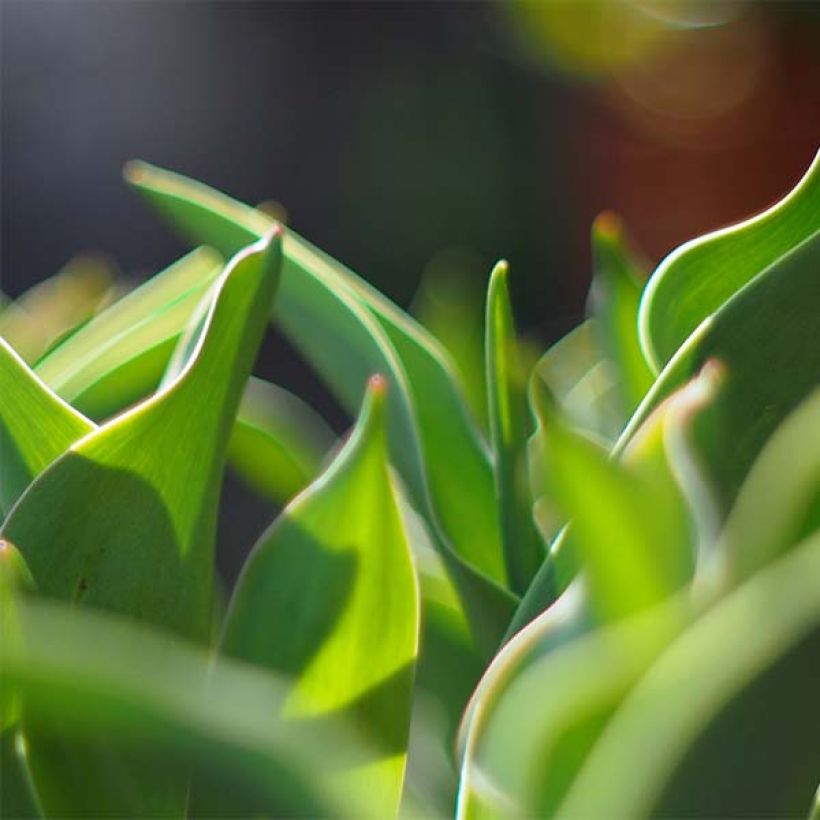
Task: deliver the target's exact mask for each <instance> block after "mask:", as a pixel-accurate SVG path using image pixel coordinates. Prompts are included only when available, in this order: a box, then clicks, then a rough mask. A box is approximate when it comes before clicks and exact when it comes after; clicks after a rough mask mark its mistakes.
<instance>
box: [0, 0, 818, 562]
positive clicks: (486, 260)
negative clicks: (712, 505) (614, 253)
mask: <svg viewBox="0 0 820 820" xmlns="http://www.w3.org/2000/svg"><path fill="white" fill-rule="evenodd" d="M0 13H2V20H1V21H0V22H1V23H2V43H1V50H2V56H1V57H0V60H1V61H2V63H1V65H0V68H1V69H2V74H1V77H2V80H1V83H2V85H1V87H0V90H1V91H2V107H1V108H0V113H2V122H1V126H0V139H1V143H0V145H1V148H2V157H1V158H0V170H1V171H2V260H1V261H2V289H3V291H4V292H5V293H6V294H8V295H10V296H17V295H19V294H20V293H21V292H23V291H24V290H25V289H26V288H28V287H30V286H31V285H33V284H34V283H36V282H38V281H40V280H42V279H44V278H46V277H48V276H50V275H51V274H53V273H55V272H56V271H57V270H58V269H60V268H61V267H62V266H63V265H65V264H66V263H67V262H68V261H69V260H70V259H71V258H72V257H74V256H75V255H76V254H78V253H80V252H87V251H92V252H95V253H100V254H103V255H104V256H105V257H108V258H109V259H110V260H113V264H115V265H116V266H117V268H118V269H119V270H120V271H121V272H122V274H123V275H125V276H126V277H128V278H129V279H131V280H132V281H139V280H140V279H141V278H144V277H146V276H148V275H150V274H151V273H153V272H156V271H157V270H159V269H161V268H162V267H164V266H165V265H166V264H168V263H169V262H170V261H171V260H172V259H173V258H174V257H175V256H177V255H179V254H180V253H181V252H182V251H183V249H184V248H183V246H182V244H181V243H179V242H178V241H177V240H176V239H175V237H174V236H173V235H171V234H170V233H169V232H168V231H167V230H166V229H165V227H164V226H163V225H162V224H161V223H160V222H159V220H157V219H156V218H155V217H154V216H153V215H152V214H150V213H149V212H148V211H147V210H146V209H145V208H144V207H143V205H142V204H141V203H140V202H139V201H138V200H137V198H136V197H135V196H134V195H133V194H132V193H130V192H129V191H128V190H126V188H125V187H124V185H123V184H122V182H121V169H122V166H123V164H124V163H125V162H126V161H127V160H128V159H130V158H133V157H139V158H142V159H146V160H148V161H150V162H153V163H156V164H159V165H162V166H166V167H170V168H173V169H175V170H178V171H181V172H183V173H185V174H188V175H191V176H194V177H196V178H199V179H202V180H203V181H206V182H208V183H210V184H212V185H214V186H216V187H218V188H221V189H223V190H225V191H226V192H228V193H230V194H233V195H234V196H236V197H238V198H240V199H243V200H245V201H248V202H250V203H254V204H256V203H261V202H267V203H269V204H270V203H271V202H272V203H274V206H275V207H277V208H281V209H284V212H285V213H286V214H287V219H288V221H289V223H290V224H291V225H292V226H293V227H294V228H295V229H296V230H297V231H299V232H300V233H302V234H303V235H304V236H306V237H308V238H309V239H310V240H311V241H313V242H314V243H316V244H317V245H319V246H320V247H322V248H323V249H325V250H327V251H328V252H330V253H331V254H333V255H334V256H336V257H338V258H339V259H341V260H343V261H344V262H346V263H347V264H348V265H349V266H350V267H352V268H353V269H354V270H356V271H358V272H360V273H361V274H363V275H364V276H366V277H367V278H368V279H369V280H370V281H372V282H373V283H375V284H376V285H377V286H378V287H379V288H381V289H382V290H383V291H385V292H386V293H387V294H389V295H390V296H391V297H393V298H394V299H395V300H396V301H398V302H399V303H400V304H402V305H404V306H407V305H409V304H410V303H411V302H412V300H413V297H414V294H416V292H417V289H418V288H419V284H420V283H421V282H425V294H426V295H425V296H424V297H423V298H424V299H427V300H428V301H429V299H431V298H433V299H434V298H437V296H438V295H440V294H441V292H446V291H447V288H451V290H452V291H453V292H456V293H457V294H459V299H461V303H463V304H464V305H466V306H467V309H469V310H474V311H475V315H476V316H480V311H481V309H482V308H481V299H482V298H483V288H484V285H485V282H486V277H487V275H488V273H489V269H490V267H491V265H492V263H493V262H494V261H495V260H496V259H498V258H499V257H506V258H507V259H509V260H510V263H511V266H512V287H513V296H514V299H515V304H516V308H517V311H518V313H519V320H520V322H521V325H522V327H524V328H525V329H526V330H527V332H528V333H529V334H530V335H531V336H532V337H533V338H535V339H536V340H537V341H538V343H539V344H541V345H546V344H547V343H549V342H550V341H552V340H554V339H555V338H557V337H558V336H559V335H561V334H562V333H564V332H565V331H566V330H568V329H569V328H570V327H571V326H573V325H574V324H575V323H577V321H578V319H579V318H580V316H581V315H582V313H583V310H584V300H585V296H586V290H587V286H588V283H589V277H590V253H589V248H588V235H589V225H590V222H591V220H592V219H593V218H594V217H595V215H596V214H597V213H599V212H600V211H601V210H603V209H612V210H615V211H617V212H618V213H620V214H621V216H622V217H623V218H624V219H625V221H626V225H627V228H628V230H629V232H630V234H631V235H632V237H633V238H634V241H635V244H636V246H637V248H638V249H640V250H641V251H642V252H643V254H644V255H645V257H646V259H647V263H648V265H651V264H654V263H656V262H657V261H658V260H659V259H660V258H661V257H662V256H663V255H664V254H665V253H666V252H668V251H669V250H671V249H672V248H673V247H675V246H676V245H678V244H679V243H680V242H682V241H683V240H685V239H687V238H690V237H692V236H695V235H697V234H699V233H702V232H703V231H705V230H707V229H711V228H715V227H718V226H720V225H723V224H726V223H728V222H731V221H734V220H737V219H738V218H741V217H744V216H746V215H748V214H749V213H751V212H754V211H757V210H760V209H762V208H763V207H765V206H766V205H768V204H769V203H770V202H772V201H773V200H774V199H775V198H777V197H778V196H779V195H780V194H782V193H783V192H784V191H786V190H787V189H788V188H789V187H790V186H791V185H792V184H793V183H794V181H795V180H796V179H797V178H798V177H799V176H800V174H801V172H802V171H803V170H804V169H805V168H806V167H807V166H808V164H809V162H810V160H811V158H812V156H813V154H814V152H815V151H816V150H817V147H818V142H820V96H818V89H819V88H820V4H818V3H814V2H795V3H791V2H769V3H754V2H743V1H742V0H734V1H733V2H729V3H724V2H719V0H701V1H700V2H699V1H698V0H620V2H615V0H613V2H605V3H601V2H574V1H573V0H563V1H562V2H537V3H511V2H510V3H493V2H483V3H478V2H475V3H422V2H413V3H400V2H384V3H354V2H333V3H319V2H303V3H285V2H159V0H157V1H156V2H150V1H148V0H140V1H139V2H131V0H109V2H104V0H92V1H91V2H84V1H82V0H38V1H37V2H33V1H31V0H2V3H0ZM471 294H472V301H471V298H470V295H471ZM258 372H259V373H260V374H262V375H264V376H266V377H267V378H270V379H272V380H274V381H277V382H279V383H281V384H284V385H286V386H289V387H291V388H295V389H296V390H297V391H298V392H300V393H301V394H302V395H305V396H306V397H307V398H309V399H310V400H311V401H313V402H315V403H318V404H319V406H320V407H321V408H322V409H323V410H324V412H325V414H326V415H327V416H328V417H329V420H330V421H331V422H332V423H333V424H334V425H335V427H336V428H337V429H339V430H342V429H344V427H345V425H346V423H347V419H346V418H345V417H344V415H343V414H342V413H341V412H340V411H339V409H338V407H337V406H336V405H335V403H334V402H333V401H332V400H331V399H330V398H329V397H328V396H327V395H326V394H325V393H324V391H323V390H322V388H321V386H320V385H319V384H318V382H317V381H316V380H315V379H314V378H313V377H312V376H311V375H310V373H309V371H308V370H307V368H306V366H305V365H304V364H303V363H302V362H301V361H300V360H299V359H298V357H297V356H296V355H295V354H294V353H293V351H291V350H290V349H289V348H288V347H287V345H286V344H285V343H284V342H283V341H282V340H281V339H277V338H275V337H273V336H272V337H271V338H270V339H269V340H268V341H267V342H266V346H265V349H264V351H263V355H262V357H261V359H260V363H259V366H258ZM234 491H235V488H234V489H232V487H231V486H230V485H229V487H228V490H227V492H228V493H232V492H234ZM243 497H244V496H243ZM257 501H258V500H257ZM257 501H254V500H253V499H251V498H246V499H245V500H244V501H243V502H242V504H240V508H239V509H238V512H237V515H236V519H235V521H228V522H227V523H225V524H223V527H228V528H231V527H237V528H240V527H246V528H248V532H251V531H253V532H254V533H255V531H256V528H257V526H258V522H259V521H261V520H262V519H263V518H265V517H266V516H267V515H268V512H267V511H266V510H262V509H261V508H259V514H258V515H257V516H256V517H254V516H253V515H251V514H250V513H249V512H248V510H249V509H250V507H251V506H253V504H256V503H257ZM242 505H244V507H242ZM243 522H246V523H243ZM247 522H250V523H247ZM236 535H237V537H238V538H239V539H240V540H242V539H241V533H238V532H237V533H236ZM229 571H230V570H229Z"/></svg>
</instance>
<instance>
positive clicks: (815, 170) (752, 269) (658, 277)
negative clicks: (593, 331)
mask: <svg viewBox="0 0 820 820" xmlns="http://www.w3.org/2000/svg"><path fill="white" fill-rule="evenodd" d="M818 230H820V154H818V155H817V157H816V158H815V160H814V162H813V164H812V166H811V167H810V168H809V170H808V171H807V172H806V174H805V176H804V177H803V178H802V179H801V180H800V182H799V183H798V184H797V186H796V187H795V188H794V190H792V191H791V192H790V193H789V194H788V195H787V196H786V197H785V198H784V199H782V200H781V201H780V202H778V203H777V204H776V205H774V206H772V207H771V208H769V209H768V210H767V211H764V212H763V213H762V214H759V215H758V216H756V217H753V218H752V219H749V220H747V221H746V222H741V223H740V224H738V225H734V226H732V227H730V228H724V229H723V230H720V231H716V232H715V233H711V234H707V235H706V236H703V237H700V238H698V239H695V240H693V241H691V242H688V243H686V244H685V245H682V246H681V247H680V248H678V249H677V250H676V251H675V252H674V253H672V254H671V255H670V256H668V257H667V258H666V259H665V260H664V261H663V262H662V263H661V265H660V266H659V267H658V269H657V270H656V271H655V272H654V273H653V274H652V278H651V279H650V281H649V284H648V285H647V288H646V294H645V296H644V299H643V301H642V304H641V308H640V330H641V343H642V347H643V350H644V353H645V355H646V356H647V359H648V361H649V362H650V364H651V365H652V366H653V367H654V368H655V370H656V371H657V370H660V369H661V368H662V367H664V366H665V365H666V364H667V363H668V362H669V360H670V359H671V358H672V356H673V355H674V353H675V351H676V350H677V349H678V348H679V347H680V346H681V345H682V344H683V343H684V342H685V341H686V339H687V338H688V337H689V336H690V335H691V334H692V333H693V332H694V331H695V329H696V328H697V327H698V325H700V323H701V322H702V321H703V320H704V319H706V318H707V317H709V316H711V315H712V314H713V313H715V311H717V310H718V309H719V308H720V307H721V305H723V304H724V303H725V302H726V301H727V300H728V299H730V298H731V297H732V296H733V295H734V294H735V293H737V292H738V291H739V290H741V289H742V288H743V287H744V286H746V285H747V284H748V283H749V282H751V281H752V280H753V279H754V278H755V277H756V276H757V275H759V274H760V273H762V272H763V271H764V270H767V269H769V268H771V266H773V265H774V264H775V263H776V262H777V261H778V260H779V259H780V258H781V257H782V256H784V255H785V254H787V253H789V252H790V251H792V250H793V249H794V248H796V247H797V246H798V245H800V244H801V243H803V242H804V241H805V240H807V239H808V238H809V237H811V236H812V235H813V234H816V233H817V231H818ZM749 315H750V316H752V315H753V314H749Z"/></svg>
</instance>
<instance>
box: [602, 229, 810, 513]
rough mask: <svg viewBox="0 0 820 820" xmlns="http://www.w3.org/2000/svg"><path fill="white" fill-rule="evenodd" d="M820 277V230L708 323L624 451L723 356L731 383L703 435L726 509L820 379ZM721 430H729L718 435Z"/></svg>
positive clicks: (652, 397) (657, 391) (638, 416)
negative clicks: (649, 420) (657, 410)
mask: <svg viewBox="0 0 820 820" xmlns="http://www.w3.org/2000/svg"><path fill="white" fill-rule="evenodd" d="M819 275H820V232H818V233H817V234H815V235H814V236H812V237H811V238H810V239H807V240H806V241H805V242H803V244H801V245H799V246H798V247H797V248H796V249H795V250H793V251H791V252H790V253H787V254H786V255H785V256H783V257H782V258H780V259H778V260H777V262H775V263H774V264H773V265H772V266H771V267H769V268H768V269H767V270H766V271H764V273H762V274H761V275H759V276H758V277H757V278H755V279H754V280H753V281H752V282H750V283H749V284H748V285H746V287H744V288H742V289H741V290H740V291H739V292H738V293H736V294H735V295H734V296H733V297H732V298H730V299H729V300H728V301H727V302H726V303H725V304H724V305H723V306H722V307H721V308H720V310H718V311H717V313H715V314H713V315H712V316H711V317H709V318H708V319H705V320H704V321H703V323H702V324H701V325H700V326H699V327H698V328H697V329H696V330H695V331H694V332H693V334H692V336H690V337H689V339H688V340H687V341H686V342H685V344H683V345H682V346H681V348H680V349H679V350H678V352H677V353H676V355H675V356H674V357H673V358H672V359H671V360H670V362H669V364H668V365H667V366H666V368H665V369H664V371H663V373H661V375H660V376H659V377H658V379H657V381H656V382H655V384H654V386H653V388H652V390H651V391H650V392H649V394H648V396H647V397H646V399H645V400H644V401H643V402H642V403H641V406H640V407H639V408H638V410H637V411H636V413H635V415H634V416H633V418H632V419H631V420H630V423H629V425H628V426H627V428H626V429H625V430H624V433H623V435H622V436H621V439H620V440H619V443H618V445H617V446H616V451H619V450H621V449H622V448H623V446H624V445H625V444H626V442H627V441H629V439H630V438H631V436H632V435H634V432H635V430H636V429H637V427H638V426H640V424H642V423H643V421H644V420H645V419H646V417H647V416H648V415H649V413H650V412H651V411H652V409H653V408H654V407H656V406H657V404H658V403H659V402H660V401H662V400H663V398H665V397H666V396H667V395H669V394H670V393H671V392H672V391H673V390H675V389H676V388H677V387H678V386H680V385H681V384H683V383H685V382H686V381H687V380H688V379H690V378H691V377H692V375H693V374H694V373H696V372H697V371H698V370H699V369H700V368H701V367H702V365H703V363H704V362H706V361H707V360H708V359H712V358H714V359H718V360H719V361H721V362H723V363H724V364H725V366H726V379H725V385H724V387H723V389H722V390H721V392H720V396H719V397H718V399H717V401H716V402H715V408H714V415H713V416H712V419H711V423H710V424H709V426H708V429H705V430H704V431H703V433H702V435H701V434H699V436H698V437H699V438H701V439H702V440H701V441H700V448H699V449H700V450H701V452H702V454H703V458H704V460H705V462H706V464H707V465H708V468H709V473H710V478H711V479H712V481H713V482H714V484H715V486H716V488H717V489H718V491H719V493H720V504H721V507H722V508H723V511H724V512H725V510H726V509H728V508H729V507H730V506H731V504H732V502H733V501H734V498H735V496H736V495H737V492H738V490H739V488H740V485H741V484H742V482H743V480H744V479H745V477H746V474H747V473H748V471H749V469H750V467H751V465H752V463H753V461H754V460H755V458H756V457H757V455H758V454H759V452H760V450H761V449H762V447H763V445H764V443H765V442H766V440H767V439H768V438H769V436H770V435H771V434H772V433H773V432H774V430H775V429H776V428H777V426H778V425H779V423H780V422H781V421H782V420H783V419H784V418H785V417H786V416H787V415H788V414H789V413H790V412H791V411H792V410H793V409H794V408H795V407H796V406H797V405H798V404H799V403H800V401H801V400H802V399H803V398H804V397H805V396H807V395H808V393H810V392H811V391H812V390H813V389H814V388H815V387H816V385H817V382H818V378H820V344H818V343H817V340H818V333H820V319H818V316H820V287H818V276H819ZM763 374H765V377H763ZM718 430H722V431H726V433H725V434H718V435H714V434H713V431H718Z"/></svg>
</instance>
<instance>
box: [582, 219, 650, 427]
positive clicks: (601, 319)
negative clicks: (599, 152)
mask: <svg viewBox="0 0 820 820" xmlns="http://www.w3.org/2000/svg"><path fill="white" fill-rule="evenodd" d="M592 256H593V262H594V267H595V275H594V277H593V280H592V289H591V291H590V295H589V308H590V312H591V314H592V316H593V317H594V318H595V322H594V329H595V331H596V332H597V334H598V340H599V344H600V346H601V349H602V350H603V351H604V352H605V354H606V356H607V358H608V359H609V360H610V361H611V362H613V363H614V365H615V367H616V370H617V372H618V376H619V378H618V381H617V385H618V394H619V399H620V408H621V412H622V414H623V418H624V419H627V418H629V416H630V415H631V414H632V412H633V411H634V410H635V408H636V407H637V406H638V404H639V402H640V401H641V399H642V398H643V397H644V396H645V395H646V393H647V392H648V390H649V388H650V387H651V386H652V382H653V376H652V372H651V371H650V369H649V367H648V365H647V364H646V360H645V359H644V356H643V352H642V351H641V346H640V341H639V339H638V305H639V303H640V300H641V290H642V288H643V281H644V280H645V279H646V276H645V275H644V272H643V271H642V270H641V269H640V267H639V263H638V262H636V260H635V259H634V257H632V256H631V255H630V253H629V251H628V250H627V243H626V239H625V236H624V230H623V225H622V224H621V221H620V219H618V217H617V216H615V215H614V214H610V213H604V214H601V215H600V216H599V217H598V218H597V219H596V220H595V222H594V223H593V225H592Z"/></svg>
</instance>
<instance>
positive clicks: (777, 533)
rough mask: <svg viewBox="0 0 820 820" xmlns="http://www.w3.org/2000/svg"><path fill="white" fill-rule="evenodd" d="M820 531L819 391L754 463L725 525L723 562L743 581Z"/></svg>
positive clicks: (719, 550) (733, 577)
mask: <svg viewBox="0 0 820 820" xmlns="http://www.w3.org/2000/svg"><path fill="white" fill-rule="evenodd" d="M817 529H820V389H816V390H815V391H814V392H813V393H812V394H811V395H810V396H809V398H807V399H806V400H805V401H803V402H802V403H801V404H800V405H799V406H798V408H797V409H796V410H795V411H794V412H792V414H791V415H789V416H788V417H787V418H786V420H785V421H784V422H783V424H781V425H780V427H779V428H778V429H777V430H776V431H775V433H774V435H773V436H772V437H771V439H769V441H768V442H767V444H766V446H765V447H764V448H763V451H762V452H761V454H760V457H759V458H758V459H757V461H756V462H755V464H754V466H753V467H752V469H751V471H750V472H749V477H748V478H747V479H746V482H745V483H744V485H743V487H742V488H741V491H740V493H739V495H738V499H737V502H736V503H735V506H734V508H733V509H732V512H731V514H730V516H729V519H728V521H727V522H726V527H725V529H724V531H723V533H722V538H721V544H720V545H719V547H718V548H717V553H718V554H717V558H718V560H723V561H725V562H726V570H727V571H728V574H729V576H730V580H731V581H732V582H739V581H742V580H744V579H746V578H748V577H750V576H751V575H753V574H754V573H755V572H757V571H758V570H760V569H762V568H763V567H764V566H766V565H767V564H768V563H769V562H771V561H773V560H775V559H776V558H778V557H780V555H781V554H782V553H783V552H785V551H786V550H788V549H789V548H791V547H792V546H793V545H794V544H796V543H797V542H798V541H800V540H801V538H803V537H805V536H807V535H809V533H811V532H812V531H813V530H817Z"/></svg>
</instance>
